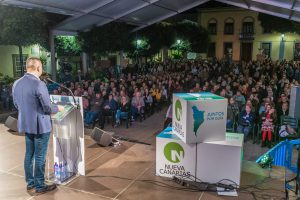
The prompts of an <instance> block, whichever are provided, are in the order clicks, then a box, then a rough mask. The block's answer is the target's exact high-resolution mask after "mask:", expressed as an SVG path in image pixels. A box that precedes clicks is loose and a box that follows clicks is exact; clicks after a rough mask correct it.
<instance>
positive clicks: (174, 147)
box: [164, 142, 184, 163]
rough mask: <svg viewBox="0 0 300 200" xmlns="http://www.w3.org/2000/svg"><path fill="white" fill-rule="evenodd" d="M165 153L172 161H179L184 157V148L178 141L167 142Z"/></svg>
mask: <svg viewBox="0 0 300 200" xmlns="http://www.w3.org/2000/svg"><path fill="white" fill-rule="evenodd" d="M164 155H165V157H166V159H167V160H168V161H170V162H172V163H179V162H181V161H182V160H183V158H184V149H183V148H182V146H181V145H180V144H178V143H176V142H170V143H168V144H166V146H165V148H164Z"/></svg>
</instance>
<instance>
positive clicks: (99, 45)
mask: <svg viewBox="0 0 300 200" xmlns="http://www.w3.org/2000/svg"><path fill="white" fill-rule="evenodd" d="M129 34H130V31H129V27H128V25H127V24H125V23H123V22H112V23H109V24H105V25H103V26H100V27H94V28H92V29H91V30H90V31H88V32H81V33H79V37H78V39H79V41H80V42H81V43H82V49H83V51H85V52H88V53H91V54H93V53H96V54H100V55H101V54H102V55H106V54H107V53H111V52H116V51H122V50H127V49H128V48H129V47H130V40H129V39H128V38H129Z"/></svg>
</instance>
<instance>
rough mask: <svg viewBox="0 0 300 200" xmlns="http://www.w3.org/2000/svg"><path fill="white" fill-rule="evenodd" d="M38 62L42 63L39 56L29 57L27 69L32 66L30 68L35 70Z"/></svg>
mask: <svg viewBox="0 0 300 200" xmlns="http://www.w3.org/2000/svg"><path fill="white" fill-rule="evenodd" d="M38 63H42V61H41V59H39V58H37V57H29V58H28V59H27V60H26V69H29V68H30V69H33V70H35V69H36V67H37V64H38Z"/></svg>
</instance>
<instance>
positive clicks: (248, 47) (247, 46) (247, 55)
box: [241, 42, 253, 62]
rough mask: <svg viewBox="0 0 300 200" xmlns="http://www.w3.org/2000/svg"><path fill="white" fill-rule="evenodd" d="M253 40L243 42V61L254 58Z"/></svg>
mask: <svg viewBox="0 0 300 200" xmlns="http://www.w3.org/2000/svg"><path fill="white" fill-rule="evenodd" d="M252 49H253V43H252V42H243V43H241V60H242V61H246V62H248V61H251V60H252Z"/></svg>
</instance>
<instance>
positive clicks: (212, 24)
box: [207, 19, 217, 35]
mask: <svg viewBox="0 0 300 200" xmlns="http://www.w3.org/2000/svg"><path fill="white" fill-rule="evenodd" d="M207 30H208V33H209V34H211V35H216V34H217V20H215V19H210V20H209V21H208V26H207Z"/></svg>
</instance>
